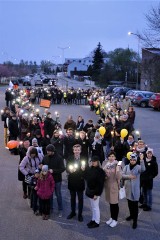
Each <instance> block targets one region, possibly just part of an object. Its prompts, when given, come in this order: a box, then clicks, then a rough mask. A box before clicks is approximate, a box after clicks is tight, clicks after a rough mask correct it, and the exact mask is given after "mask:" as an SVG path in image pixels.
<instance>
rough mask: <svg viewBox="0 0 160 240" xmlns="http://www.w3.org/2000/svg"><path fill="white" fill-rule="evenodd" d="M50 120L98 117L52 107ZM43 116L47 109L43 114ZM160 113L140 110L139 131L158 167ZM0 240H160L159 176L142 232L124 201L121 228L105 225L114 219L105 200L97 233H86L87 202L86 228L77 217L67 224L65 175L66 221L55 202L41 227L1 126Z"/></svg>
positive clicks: (0, 100)
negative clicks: (133, 223)
mask: <svg viewBox="0 0 160 240" xmlns="http://www.w3.org/2000/svg"><path fill="white" fill-rule="evenodd" d="M4 90H5V87H1V88H0V108H3V107H4V105H5V101H4ZM50 111H51V113H52V115H53V116H54V113H55V111H58V112H59V114H60V120H61V123H62V125H63V124H64V122H65V121H66V119H67V116H68V115H69V114H72V115H73V119H74V120H77V117H78V115H82V116H83V117H84V120H85V122H86V121H87V120H88V119H93V120H94V123H96V121H97V116H96V115H95V113H94V112H91V111H90V110H89V106H83V105H82V106H77V105H70V106H66V105H52V106H51V108H50ZM41 112H43V109H42V108H41ZM159 122H160V112H157V111H153V110H152V109H150V108H146V109H142V108H136V123H135V128H136V129H137V130H140V131H141V136H142V139H144V140H145V141H146V144H147V145H149V146H150V147H153V149H154V152H155V155H156V156H157V159H158V163H160V160H159V156H160V127H159ZM0 134H1V143H0V153H1V157H0V182H1V184H0V193H1V195H0V240H39V239H43V240H53V239H56V240H68V239H72V240H94V239H102V240H103V239H104V240H107V239H108V240H122V239H123V240H135V239H140V240H159V239H160V187H159V186H160V177H159V176H160V175H159V176H158V177H156V179H155V181H154V190H153V209H152V211H151V212H144V211H142V210H140V211H139V219H138V228H137V229H136V230H133V229H132V227H131V223H130V222H126V221H125V217H126V216H128V208H127V202H126V200H125V199H124V200H120V203H119V207H120V213H119V219H118V225H117V227H115V228H113V229H112V228H110V227H109V226H107V225H106V224H105V221H106V220H108V219H109V218H110V214H109V205H108V204H107V203H106V202H105V200H104V195H102V197H101V200H100V209H101V223H100V227H99V228H96V229H88V228H87V226H86V224H87V222H88V221H90V220H91V212H90V205H89V200H88V198H87V197H84V211H83V216H84V222H82V223H80V222H78V220H77V216H76V217H75V218H74V219H73V220H67V219H66V217H67V215H68V214H69V213H70V197H69V192H68V189H67V179H66V174H65V173H64V174H63V182H62V195H63V205H64V211H63V216H62V218H58V211H57V203H56V198H54V209H53V212H52V214H51V218H50V220H48V221H43V220H42V219H41V217H40V216H35V215H34V214H33V212H32V209H30V207H29V200H28V199H27V200H24V199H23V197H22V196H23V193H22V187H21V182H19V181H18V180H17V172H18V171H17V169H18V161H19V156H13V155H10V153H9V151H8V150H6V149H5V148H4V144H3V122H0Z"/></svg>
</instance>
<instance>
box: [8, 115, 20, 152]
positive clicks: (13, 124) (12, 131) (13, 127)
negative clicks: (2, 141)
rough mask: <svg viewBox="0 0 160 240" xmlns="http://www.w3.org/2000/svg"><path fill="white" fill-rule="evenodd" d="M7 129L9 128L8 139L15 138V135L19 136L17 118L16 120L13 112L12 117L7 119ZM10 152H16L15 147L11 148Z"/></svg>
mask: <svg viewBox="0 0 160 240" xmlns="http://www.w3.org/2000/svg"><path fill="white" fill-rule="evenodd" d="M8 129H9V139H10V140H17V137H18V136H19V127H18V120H17V117H16V114H13V115H12V118H11V119H10V120H9V124H8ZM10 152H11V154H14V155H17V154H18V150H17V148H13V149H11V150H10Z"/></svg>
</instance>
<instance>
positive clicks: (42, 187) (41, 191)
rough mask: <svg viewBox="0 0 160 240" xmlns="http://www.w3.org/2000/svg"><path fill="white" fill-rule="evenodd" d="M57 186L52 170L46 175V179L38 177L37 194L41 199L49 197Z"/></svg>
mask: <svg viewBox="0 0 160 240" xmlns="http://www.w3.org/2000/svg"><path fill="white" fill-rule="evenodd" d="M54 188H55V182H54V179H53V176H52V174H51V173H50V172H48V173H47V175H46V176H45V177H44V179H40V178H39V179H38V182H37V195H38V196H39V197H40V198H41V199H49V198H50V197H51V196H52V194H53V192H54Z"/></svg>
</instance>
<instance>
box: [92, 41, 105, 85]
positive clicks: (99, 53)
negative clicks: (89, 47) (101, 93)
mask: <svg viewBox="0 0 160 240" xmlns="http://www.w3.org/2000/svg"><path fill="white" fill-rule="evenodd" d="M102 66H103V50H102V46H101V44H100V42H99V43H98V45H97V48H96V49H95V51H94V55H93V65H92V79H93V80H94V81H96V82H98V80H99V76H100V73H101V69H102Z"/></svg>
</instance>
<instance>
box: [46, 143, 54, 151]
mask: <svg viewBox="0 0 160 240" xmlns="http://www.w3.org/2000/svg"><path fill="white" fill-rule="evenodd" d="M46 151H48V152H55V147H54V146H53V145H52V144H49V145H48V146H47V147H46Z"/></svg>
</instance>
